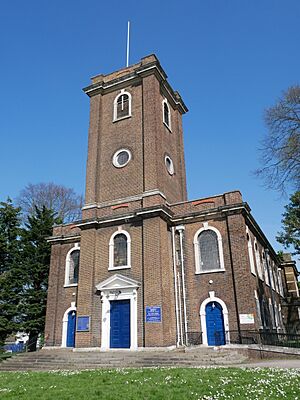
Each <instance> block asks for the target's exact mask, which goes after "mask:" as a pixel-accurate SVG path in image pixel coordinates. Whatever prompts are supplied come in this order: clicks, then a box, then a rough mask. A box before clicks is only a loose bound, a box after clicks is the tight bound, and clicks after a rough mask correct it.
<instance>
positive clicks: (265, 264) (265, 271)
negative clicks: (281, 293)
mask: <svg viewBox="0 0 300 400" xmlns="http://www.w3.org/2000/svg"><path fill="white" fill-rule="evenodd" d="M261 259H262V265H263V275H264V277H265V282H266V285H268V286H270V279H269V273H268V261H267V255H266V252H265V250H264V249H262V251H261Z"/></svg>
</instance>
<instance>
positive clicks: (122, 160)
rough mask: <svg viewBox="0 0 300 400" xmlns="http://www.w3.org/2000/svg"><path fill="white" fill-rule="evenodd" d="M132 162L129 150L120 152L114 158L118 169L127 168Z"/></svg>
mask: <svg viewBox="0 0 300 400" xmlns="http://www.w3.org/2000/svg"><path fill="white" fill-rule="evenodd" d="M130 160H131V153H130V151H129V150H126V149H121V150H118V151H117V152H116V153H115V154H114V156H113V164H114V166H115V167H117V168H121V167H125V165H127V164H128V163H129V161H130Z"/></svg>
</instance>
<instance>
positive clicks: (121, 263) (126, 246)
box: [109, 230, 131, 269]
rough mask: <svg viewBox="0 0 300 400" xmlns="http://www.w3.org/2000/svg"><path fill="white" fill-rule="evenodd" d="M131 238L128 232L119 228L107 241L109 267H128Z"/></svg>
mask: <svg viewBox="0 0 300 400" xmlns="http://www.w3.org/2000/svg"><path fill="white" fill-rule="evenodd" d="M130 252H131V240H130V235H129V233H128V232H126V231H123V230H119V231H117V232H115V233H114V234H113V235H112V236H111V238H110V241H109V269H122V268H130V267H131V265H130Z"/></svg>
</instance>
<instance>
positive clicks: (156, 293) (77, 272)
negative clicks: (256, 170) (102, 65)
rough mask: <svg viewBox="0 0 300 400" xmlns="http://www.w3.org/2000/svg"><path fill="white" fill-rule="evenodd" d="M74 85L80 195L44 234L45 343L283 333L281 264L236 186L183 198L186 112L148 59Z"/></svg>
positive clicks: (157, 343)
mask: <svg viewBox="0 0 300 400" xmlns="http://www.w3.org/2000/svg"><path fill="white" fill-rule="evenodd" d="M84 92H85V93H86V94H87V95H88V96H89V98H90V126H89V137H88V157H87V170H86V192H85V205H84V207H83V209H82V220H81V221H77V222H74V223H71V224H64V225H60V226H55V227H54V229H53V236H52V237H51V238H49V242H50V243H51V246H52V252H51V265H50V275H49V289H48V303H47V315H46V331H45V345H46V346H47V347H52V346H55V347H75V348H92V347H94V348H99V349H101V350H109V349H115V348H125V349H131V350H136V349H138V348H145V347H146V348H147V347H169V346H181V345H191V344H202V345H208V346H215V345H224V344H227V343H231V342H232V341H234V342H236V340H237V338H238V337H239V336H240V335H241V333H242V332H244V331H247V332H259V331H262V330H263V331H267V332H284V318H283V314H284V313H283V300H284V296H285V290H286V288H285V286H286V283H285V278H284V271H283V267H282V265H281V264H280V261H279V259H278V257H277V255H276V253H275V252H274V250H273V248H272V246H271V245H270V243H269V242H268V240H267V238H266V237H265V235H264V233H263V232H262V230H261V229H260V227H259V226H258V224H257V222H256V221H255V220H254V218H253V216H252V215H251V210H250V207H249V205H248V204H247V203H246V202H245V201H244V200H243V198H242V195H241V193H240V192H239V191H232V192H227V193H223V194H220V195H216V196H210V197H207V198H202V199H197V200H192V201H190V200H188V199H187V190H186V172H185V160H184V157H185V156H184V146H183V131H182V116H183V115H184V114H185V113H186V112H187V111H188V110H187V107H186V105H185V103H184V102H183V100H182V98H181V96H180V94H179V93H178V92H177V91H174V90H173V88H172V87H171V86H170V84H169V83H168V80H167V75H166V73H165V71H164V70H163V68H162V67H161V65H160V63H159V60H158V59H157V57H156V56H155V55H150V56H147V57H144V58H142V59H141V61H140V62H139V63H137V64H134V65H131V66H129V67H127V68H124V69H121V70H119V71H116V72H113V73H110V74H108V75H97V76H95V77H94V78H92V82H91V84H90V85H89V86H88V87H86V88H85V89H84Z"/></svg>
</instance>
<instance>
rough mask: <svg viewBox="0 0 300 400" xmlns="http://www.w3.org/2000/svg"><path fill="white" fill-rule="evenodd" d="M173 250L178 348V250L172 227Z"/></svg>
mask: <svg viewBox="0 0 300 400" xmlns="http://www.w3.org/2000/svg"><path fill="white" fill-rule="evenodd" d="M172 250H173V271H174V288H175V312H176V331H177V341H176V346H177V347H179V345H180V340H181V337H180V331H179V318H178V293H177V271H176V248H175V228H174V227H172Z"/></svg>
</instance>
